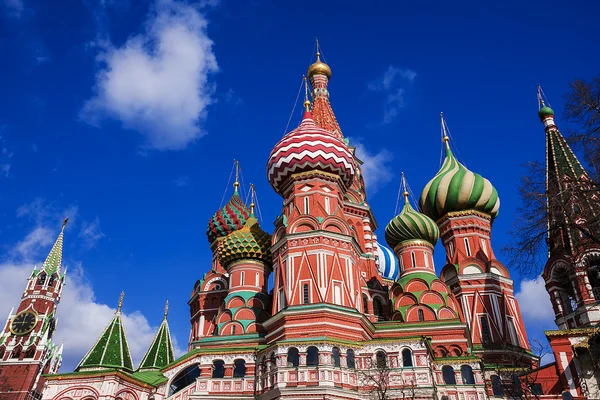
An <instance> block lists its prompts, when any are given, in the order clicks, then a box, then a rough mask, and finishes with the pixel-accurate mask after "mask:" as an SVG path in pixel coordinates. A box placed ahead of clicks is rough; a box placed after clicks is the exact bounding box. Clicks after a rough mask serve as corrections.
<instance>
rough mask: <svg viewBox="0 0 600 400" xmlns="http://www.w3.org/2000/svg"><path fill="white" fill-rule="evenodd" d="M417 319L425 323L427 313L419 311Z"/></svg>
mask: <svg viewBox="0 0 600 400" xmlns="http://www.w3.org/2000/svg"><path fill="white" fill-rule="evenodd" d="M417 317H418V318H419V321H425V313H424V312H423V310H421V309H418V310H417Z"/></svg>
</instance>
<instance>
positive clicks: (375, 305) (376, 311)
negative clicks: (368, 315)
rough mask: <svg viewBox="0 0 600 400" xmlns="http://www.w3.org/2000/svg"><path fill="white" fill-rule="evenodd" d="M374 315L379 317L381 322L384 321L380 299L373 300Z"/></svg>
mask: <svg viewBox="0 0 600 400" xmlns="http://www.w3.org/2000/svg"><path fill="white" fill-rule="evenodd" d="M373 314H375V315H377V316H378V317H379V320H381V319H382V315H381V314H382V312H381V300H380V299H379V297H375V298H373Z"/></svg>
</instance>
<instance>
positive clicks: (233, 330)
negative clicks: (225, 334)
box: [231, 325, 237, 335]
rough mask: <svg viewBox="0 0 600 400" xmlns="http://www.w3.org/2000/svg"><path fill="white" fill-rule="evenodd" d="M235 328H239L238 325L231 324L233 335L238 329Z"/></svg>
mask: <svg viewBox="0 0 600 400" xmlns="http://www.w3.org/2000/svg"><path fill="white" fill-rule="evenodd" d="M235 328H237V326H235V325H232V326H231V334H232V335H235V331H236V329H235Z"/></svg>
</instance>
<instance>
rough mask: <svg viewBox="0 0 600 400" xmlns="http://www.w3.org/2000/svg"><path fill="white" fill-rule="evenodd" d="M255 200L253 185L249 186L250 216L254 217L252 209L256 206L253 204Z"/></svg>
mask: <svg viewBox="0 0 600 400" xmlns="http://www.w3.org/2000/svg"><path fill="white" fill-rule="evenodd" d="M255 198H256V191H255V189H254V183H251V184H250V214H251V215H254V207H255V206H256V204H255V203H254V201H255Z"/></svg>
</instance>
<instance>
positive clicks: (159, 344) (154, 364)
mask: <svg viewBox="0 0 600 400" xmlns="http://www.w3.org/2000/svg"><path fill="white" fill-rule="evenodd" d="M168 311H169V302H168V301H167V304H166V305H165V316H164V318H163V321H162V323H161V324H160V327H159V328H158V332H156V335H155V336H154V339H153V340H152V343H151V344H150V347H149V348H148V351H147V352H146V355H145V356H144V358H143V359H142V362H141V363H140V366H139V367H138V371H149V370H158V369H161V368H163V367H165V366H167V365H169V364H170V363H172V362H173V361H174V360H175V356H174V352H173V343H172V342H171V332H170V331H169V324H168V323H167V313H168Z"/></svg>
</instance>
